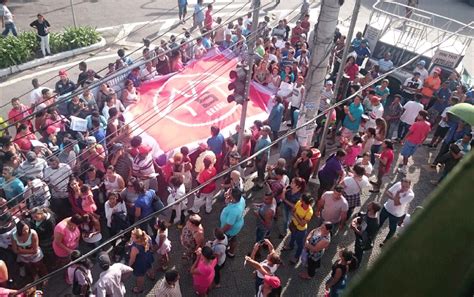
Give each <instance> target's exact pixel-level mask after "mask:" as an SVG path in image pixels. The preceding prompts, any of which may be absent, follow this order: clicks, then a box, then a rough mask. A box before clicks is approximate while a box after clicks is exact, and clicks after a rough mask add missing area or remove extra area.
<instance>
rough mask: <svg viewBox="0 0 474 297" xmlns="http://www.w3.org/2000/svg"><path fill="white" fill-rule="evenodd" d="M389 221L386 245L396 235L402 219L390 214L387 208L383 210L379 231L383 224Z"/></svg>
mask: <svg viewBox="0 0 474 297" xmlns="http://www.w3.org/2000/svg"><path fill="white" fill-rule="evenodd" d="M387 219H388V230H389V231H388V234H387V237H385V240H384V241H383V242H384V243H385V242H387V240H389V239H390V238H392V236H393V235H394V234H395V232H396V231H397V226H398V222H400V219H401V217H396V216H394V215H393V214H391V213H389V212H388V211H387V210H386V209H385V207H384V208H382V211H381V212H380V223H379V229H380V227H382V225H383V223H385V220H387Z"/></svg>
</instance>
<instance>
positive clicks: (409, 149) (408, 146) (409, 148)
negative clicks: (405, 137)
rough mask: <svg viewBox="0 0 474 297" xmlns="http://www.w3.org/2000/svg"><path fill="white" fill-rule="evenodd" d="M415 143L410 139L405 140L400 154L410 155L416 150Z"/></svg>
mask: <svg viewBox="0 0 474 297" xmlns="http://www.w3.org/2000/svg"><path fill="white" fill-rule="evenodd" d="M417 147H418V145H417V144H414V143H411V142H410V141H405V144H404V145H403V148H402V151H401V152H400V154H401V155H402V156H404V157H410V156H412V155H413V154H414V153H415V152H416V148H417Z"/></svg>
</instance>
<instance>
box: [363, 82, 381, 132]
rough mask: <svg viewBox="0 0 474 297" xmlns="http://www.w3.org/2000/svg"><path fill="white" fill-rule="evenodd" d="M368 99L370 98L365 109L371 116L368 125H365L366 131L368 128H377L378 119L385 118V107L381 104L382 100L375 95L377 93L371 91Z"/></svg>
mask: <svg viewBox="0 0 474 297" xmlns="http://www.w3.org/2000/svg"><path fill="white" fill-rule="evenodd" d="M368 98H369V101H368V105H366V106H365V108H364V111H365V112H366V113H367V115H368V116H369V120H368V121H367V123H366V125H365V128H366V129H367V128H375V126H376V124H375V121H376V120H377V119H381V118H383V113H384V108H383V105H382V103H381V102H380V101H381V100H382V98H380V97H379V96H377V95H376V94H375V91H372V90H371V91H370V92H369V96H368ZM364 103H367V102H365V100H364ZM364 105H365V104H364Z"/></svg>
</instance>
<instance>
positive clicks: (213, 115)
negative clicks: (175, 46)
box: [125, 53, 272, 156]
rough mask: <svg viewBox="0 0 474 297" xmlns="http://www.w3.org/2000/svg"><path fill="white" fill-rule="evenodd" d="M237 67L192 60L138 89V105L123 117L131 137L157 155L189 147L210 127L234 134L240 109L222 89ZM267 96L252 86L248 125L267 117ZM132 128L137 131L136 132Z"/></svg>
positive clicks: (212, 59) (216, 57) (218, 57)
mask: <svg viewBox="0 0 474 297" xmlns="http://www.w3.org/2000/svg"><path fill="white" fill-rule="evenodd" d="M236 64H237V59H230V58H228V57H226V56H225V55H223V54H221V53H216V54H213V55H210V56H208V57H206V58H203V59H201V60H197V61H194V62H193V63H191V64H190V65H188V66H186V68H185V69H184V70H183V71H181V72H179V73H174V74H172V75H170V76H166V77H163V78H161V79H159V80H156V81H152V82H148V83H145V84H143V85H142V86H141V87H140V94H141V99H140V102H138V104H135V105H133V106H131V107H130V108H128V109H127V111H126V112H125V117H126V119H127V122H128V123H131V128H132V130H134V132H133V134H135V135H136V134H139V133H141V132H145V133H141V134H140V135H141V136H142V138H143V139H144V141H145V142H147V143H149V144H151V145H153V146H154V147H155V149H154V155H155V156H156V155H157V154H160V153H162V152H169V151H171V150H173V149H177V148H179V147H181V146H183V145H189V146H191V147H190V148H192V147H193V146H194V145H196V144H197V143H198V142H200V141H203V140H205V139H207V138H208V137H209V136H210V127H211V126H212V125H217V126H218V127H219V128H220V129H221V130H223V131H224V132H227V133H229V132H230V131H233V129H234V128H235V124H237V123H239V121H240V114H241V106H240V105H236V104H235V103H228V102H227V96H228V95H229V94H230V93H231V91H229V90H228V88H227V86H228V84H229V72H230V71H231V70H233V69H235V67H236ZM271 95H272V94H271V93H270V92H269V91H268V90H267V89H266V88H264V87H262V86H260V85H257V84H252V85H251V90H250V99H251V100H250V102H249V104H248V110H247V118H248V119H249V120H252V118H255V117H258V118H259V119H262V120H263V119H265V118H266V110H267V105H268V102H269V100H270V98H271ZM249 122H250V121H249ZM248 124H251V122H250V123H248ZM137 125H138V126H139V129H135V128H136V126H137ZM225 135H226V134H225ZM227 135H228V134H227ZM227 135H226V136H227ZM150 142H151V143H150ZM157 146H158V147H159V148H157Z"/></svg>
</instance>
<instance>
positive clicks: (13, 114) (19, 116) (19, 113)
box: [8, 104, 31, 126]
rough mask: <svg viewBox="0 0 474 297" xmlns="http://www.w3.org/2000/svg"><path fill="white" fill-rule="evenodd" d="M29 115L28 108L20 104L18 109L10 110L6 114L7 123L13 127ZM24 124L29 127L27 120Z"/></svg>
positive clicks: (29, 123)
mask: <svg viewBox="0 0 474 297" xmlns="http://www.w3.org/2000/svg"><path fill="white" fill-rule="evenodd" d="M29 115H30V110H29V108H28V107H26V106H25V105H23V104H21V105H20V108H19V109H15V108H12V109H11V110H10V111H9V112H8V123H10V125H13V124H15V123H16V122H20V121H22V120H23V119H24V118H26V117H27V116H29ZM24 123H25V124H26V125H28V126H31V122H30V121H29V120H26V121H25V122H24Z"/></svg>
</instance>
